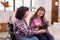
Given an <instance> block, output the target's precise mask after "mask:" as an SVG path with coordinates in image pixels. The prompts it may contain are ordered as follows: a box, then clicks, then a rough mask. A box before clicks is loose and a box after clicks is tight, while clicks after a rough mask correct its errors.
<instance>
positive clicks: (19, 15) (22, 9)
mask: <svg viewBox="0 0 60 40" xmlns="http://www.w3.org/2000/svg"><path fill="white" fill-rule="evenodd" d="M27 11H29V8H27V7H24V6H22V7H20V8H18V9H17V12H16V15H15V17H16V19H19V20H21V19H23V16H24V15H25V13H26V12H27Z"/></svg>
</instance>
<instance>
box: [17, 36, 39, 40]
mask: <svg viewBox="0 0 60 40" xmlns="http://www.w3.org/2000/svg"><path fill="white" fill-rule="evenodd" d="M17 40H38V38H37V37H35V36H26V37H18V38H17Z"/></svg>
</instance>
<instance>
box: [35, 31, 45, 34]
mask: <svg viewBox="0 0 60 40" xmlns="http://www.w3.org/2000/svg"><path fill="white" fill-rule="evenodd" d="M45 32H46V30H38V31H36V34H40V33H45Z"/></svg>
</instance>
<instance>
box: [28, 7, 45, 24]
mask: <svg viewBox="0 0 60 40" xmlns="http://www.w3.org/2000/svg"><path fill="white" fill-rule="evenodd" d="M40 10H41V11H44V15H45V8H44V7H39V8H38V9H37V11H36V12H35V14H34V15H33V16H32V17H31V18H30V22H29V25H30V24H31V23H32V21H33V19H34V18H35V17H37V13H38V12H39V11H40ZM44 15H43V16H41V20H42V22H43V23H44V20H45V18H44Z"/></svg>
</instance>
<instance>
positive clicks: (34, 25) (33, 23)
mask: <svg viewBox="0 0 60 40" xmlns="http://www.w3.org/2000/svg"><path fill="white" fill-rule="evenodd" d="M45 22H46V19H45V9H44V8H43V7H39V8H38V9H37V11H36V13H35V14H34V15H33V16H32V17H31V19H30V28H31V29H34V30H37V31H38V30H46V32H41V33H40V34H37V35H34V36H37V37H38V38H39V40H44V39H46V40H54V38H53V36H52V35H51V34H50V33H49V32H48V31H47V29H46V28H45V29H42V26H43V24H44V23H45ZM44 26H45V25H44Z"/></svg>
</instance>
